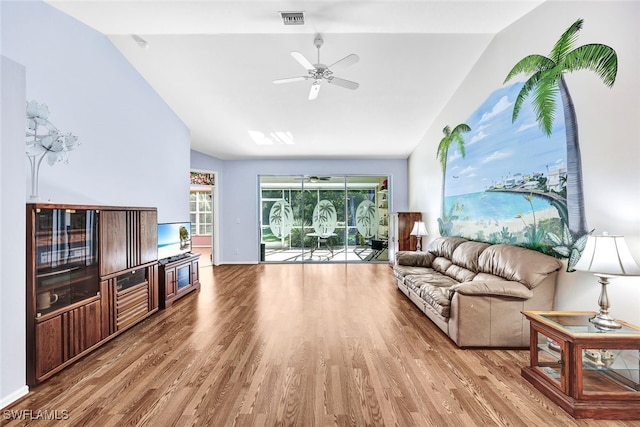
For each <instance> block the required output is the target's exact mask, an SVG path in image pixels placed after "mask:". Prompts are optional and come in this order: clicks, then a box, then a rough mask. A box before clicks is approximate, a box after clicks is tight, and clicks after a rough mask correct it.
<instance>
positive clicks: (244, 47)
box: [48, 0, 544, 159]
mask: <svg viewBox="0 0 640 427" xmlns="http://www.w3.org/2000/svg"><path fill="white" fill-rule="evenodd" d="M543 2H544V0H538V1H526V0H522V1H518V0H515V1H514V0H510V1H509V0H506V1H499V0H468V1H462V0H448V1H434V0H422V1H401V0H369V1H335V0H317V1H279V0H262V1H259V0H255V1H242V0H240V1H238V0H231V1H219V0H204V1H191V0H176V1H153V0H139V1H117V0H97V1H82V0H60V1H58V0H49V1H48V3H49V4H51V5H53V6H54V7H56V8H58V9H60V10H62V11H64V12H65V13H67V14H69V15H71V16H73V17H75V18H77V19H78V20H80V21H82V22H84V23H85V24H87V25H89V26H90V27H93V28H94V29H96V30H98V31H100V32H101V33H103V34H105V35H106V36H108V37H109V39H110V40H111V41H112V42H113V44H114V45H115V46H116V47H117V48H118V49H119V50H120V51H121V52H122V54H123V55H124V56H125V57H126V58H127V59H128V60H129V62H130V63H131V64H132V65H133V66H134V67H135V68H136V69H137V70H138V72H139V73H140V74H141V75H142V76H143V77H144V78H145V79H146V80H147V81H148V82H149V84H150V85H151V86H152V87H153V88H154V89H155V91H156V92H157V93H158V94H159V95H160V97H162V98H163V99H164V101H165V102H166V103H167V104H168V105H169V106H170V107H171V108H172V109H173V110H174V111H175V113H176V114H177V115H178V116H179V117H180V118H181V119H182V120H183V121H184V123H185V124H186V125H187V126H188V127H189V129H190V130H191V135H192V143H191V146H192V148H193V149H194V150H197V151H200V152H203V153H206V154H209V155H212V156H215V157H218V158H220V159H251V158H278V159H285V158H290V159H296V158H297V159H303V158H323V159H332V158H368V159H375V158H406V157H407V156H408V155H409V154H410V153H411V152H412V151H413V149H414V148H415V147H416V145H417V144H418V143H419V141H420V139H421V138H422V137H423V135H424V133H425V132H426V130H427V129H428V128H429V127H430V126H431V125H432V124H434V123H433V121H434V119H435V118H436V117H437V115H438V114H439V113H440V111H441V110H442V109H443V108H444V106H445V105H446V103H447V102H448V101H449V99H450V98H451V97H452V95H453V94H454V92H455V90H456V89H457V88H458V87H459V85H460V84H461V82H462V81H463V79H464V78H465V76H466V75H467V74H468V73H469V71H470V70H471V68H472V67H473V65H474V64H475V62H476V61H477V60H478V58H479V57H480V56H481V55H482V52H483V51H484V49H485V48H486V47H487V45H488V44H489V43H490V42H491V39H492V38H493V36H494V35H495V34H496V33H498V32H500V31H501V30H502V29H504V28H505V27H507V26H509V25H510V24H511V23H513V22H514V21H516V20H518V19H519V18H520V17H522V16H523V15H525V14H527V13H529V12H530V11H531V10H533V9H535V8H536V7H538V6H539V5H540V4H542V3H543ZM282 11H302V12H304V17H305V23H304V25H284V23H283V20H282V18H281V15H280V12H282ZM133 35H136V36H138V37H139V38H141V39H142V40H143V41H144V42H146V47H142V46H141V44H144V42H143V41H141V40H139V39H138V40H136V38H134V37H132V36H133ZM317 35H320V36H321V37H322V39H323V40H324V44H323V46H322V48H321V49H320V62H321V63H323V64H333V63H334V62H336V61H338V60H339V59H341V58H343V57H345V56H347V55H349V54H352V53H355V54H357V55H358V56H359V58H360V60H359V61H358V62H357V63H355V64H354V65H351V66H349V67H344V68H340V69H339V70H338V69H336V70H335V75H336V76H339V77H341V78H344V79H347V80H351V81H354V82H357V83H359V87H358V88H357V89H356V90H350V89H345V88H343V87H339V86H337V85H335V84H327V82H326V81H324V82H323V84H322V85H321V90H320V92H319V94H318V97H317V99H315V100H312V101H311V100H309V99H308V95H309V91H310V88H311V84H312V82H311V80H302V81H298V82H294V83H287V84H279V85H276V84H274V83H273V80H275V79H280V78H286V77H295V76H303V75H306V74H307V71H306V70H305V69H304V68H303V67H302V66H301V65H300V63H299V62H297V61H296V60H295V59H294V58H293V57H292V56H291V55H290V52H291V51H298V52H300V53H302V54H303V55H304V56H305V57H306V58H308V59H309V61H310V62H312V63H313V64H315V63H317V62H318V58H317V56H318V51H317V49H316V47H315V46H314V39H315V37H316V36H317ZM435 124H436V125H437V123H435Z"/></svg>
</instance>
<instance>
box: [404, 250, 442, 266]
mask: <svg viewBox="0 0 640 427" xmlns="http://www.w3.org/2000/svg"><path fill="white" fill-rule="evenodd" d="M433 258H434V255H433V254H431V253H429V252H413V251H398V252H396V265H410V266H415V267H431V262H432V261H433Z"/></svg>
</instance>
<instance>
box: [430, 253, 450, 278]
mask: <svg viewBox="0 0 640 427" xmlns="http://www.w3.org/2000/svg"><path fill="white" fill-rule="evenodd" d="M451 264H453V263H452V262H451V260H450V259H449V258H445V257H441V256H437V257H435V258H434V259H433V262H432V263H431V265H432V266H433V269H434V270H436V271H438V272H440V273H442V274H445V273H446V271H447V269H448V268H449V267H451Z"/></svg>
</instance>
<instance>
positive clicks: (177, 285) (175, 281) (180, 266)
mask: <svg viewBox="0 0 640 427" xmlns="http://www.w3.org/2000/svg"><path fill="white" fill-rule="evenodd" d="M199 263H200V254H188V255H186V256H185V257H183V258H180V259H176V260H173V261H171V260H164V261H163V262H162V263H161V264H160V265H159V272H158V275H159V286H158V288H159V294H160V307H162V308H166V307H169V306H171V304H173V302H174V301H175V300H177V299H179V298H182V297H183V296H185V295H186V294H188V293H189V292H192V291H195V290H197V289H200V273H199Z"/></svg>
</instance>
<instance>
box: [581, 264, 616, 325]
mask: <svg viewBox="0 0 640 427" xmlns="http://www.w3.org/2000/svg"><path fill="white" fill-rule="evenodd" d="M596 276H597V277H598V282H599V283H600V285H602V286H601V287H600V297H599V298H598V305H599V306H600V312H599V313H598V314H596V315H595V316H593V317H592V318H591V319H589V321H590V322H591V323H593V325H594V326H595V327H596V328H598V329H600V330H601V331H614V330H616V329H620V328H621V327H622V325H621V324H619V323H618V322H616V321H615V320H614V319H613V317H611V316H609V296H608V295H607V285H608V284H609V277H608V276H605V275H603V274H596Z"/></svg>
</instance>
